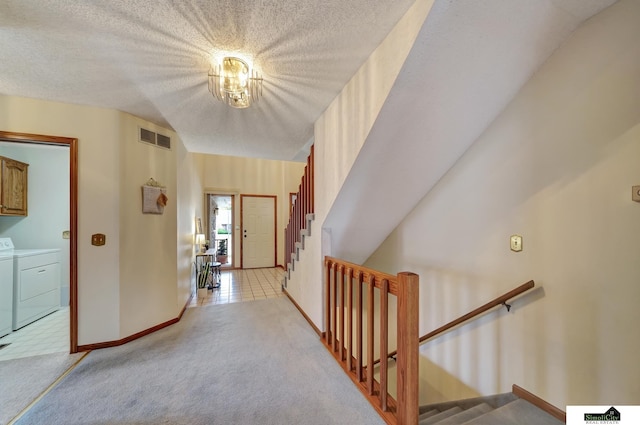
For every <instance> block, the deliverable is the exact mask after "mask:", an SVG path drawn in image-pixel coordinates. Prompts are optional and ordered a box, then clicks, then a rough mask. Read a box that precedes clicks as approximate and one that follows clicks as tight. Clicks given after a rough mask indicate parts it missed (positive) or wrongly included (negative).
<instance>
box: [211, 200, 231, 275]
mask: <svg viewBox="0 0 640 425" xmlns="http://www.w3.org/2000/svg"><path fill="white" fill-rule="evenodd" d="M209 196H221V197H222V196H228V197H230V198H231V233H230V235H231V245H230V246H227V252H229V251H231V255H230V257H231V264H227V265H226V267H225V265H224V264H223V265H222V266H220V267H222V268H227V269H236V268H237V267H236V263H235V261H236V259H235V255H234V251H235V248H234V246H235V244H236V239H237V237H236V234H235V231H236V230H235V226H236V224H235V223H236V217H235V216H236V194H235V193H224V192H217V191H211V190H205V191H204V211H205V214H206V215H207V216H206V223H207V231H209V230H210V228H211V222H210V221H209V218H210V211H209V206H210V205H209V202H207V201H208V200H209V199H208V198H209ZM207 236H208V235H207ZM211 246H212V242H211V240H210V241H209V247H211Z"/></svg>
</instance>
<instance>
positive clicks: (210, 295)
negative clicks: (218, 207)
mask: <svg viewBox="0 0 640 425" xmlns="http://www.w3.org/2000/svg"><path fill="white" fill-rule="evenodd" d="M283 278H284V270H282V269H280V268H266V269H247V270H223V271H222V272H221V273H220V287H219V288H215V289H213V290H209V291H208V292H207V296H206V297H205V298H200V299H198V298H197V296H194V297H193V299H192V300H191V303H190V304H189V307H197V306H204V305H212V304H228V303H236V302H243V301H254V300H262V299H267V298H275V297H282V296H284V293H283V292H282V289H281V285H282V280H283ZM2 344H9V345H7V346H6V347H4V348H0V361H2V360H10V359H17V358H22V357H30V356H38V355H41V354H50V353H61V352H69V307H65V308H62V309H60V310H58V311H56V312H55V313H52V314H50V315H48V316H46V317H43V318H42V319H40V320H38V321H36V322H33V323H31V324H30V325H27V326H25V327H24V328H21V329H18V330H17V331H15V332H12V333H10V334H9V335H6V336H4V337H2V338H0V345H2Z"/></svg>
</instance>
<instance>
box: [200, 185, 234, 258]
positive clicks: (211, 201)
mask: <svg viewBox="0 0 640 425" xmlns="http://www.w3.org/2000/svg"><path fill="white" fill-rule="evenodd" d="M234 200H235V196H234V195H223V194H214V193H208V194H207V195H206V210H207V211H206V217H207V224H206V225H207V240H208V241H209V243H208V245H209V250H215V253H216V261H218V262H220V263H222V267H223V268H233V267H234V259H233V257H234V256H233V252H234V250H233V244H234V238H233V231H234V225H233V222H234V220H233V217H234V204H235V202H234Z"/></svg>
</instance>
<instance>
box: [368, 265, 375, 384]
mask: <svg viewBox="0 0 640 425" xmlns="http://www.w3.org/2000/svg"><path fill="white" fill-rule="evenodd" d="M374 280H375V276H373V275H369V286H368V288H367V391H368V392H369V395H373V313H374V311H373V287H374Z"/></svg>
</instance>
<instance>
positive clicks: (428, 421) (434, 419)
mask: <svg viewBox="0 0 640 425" xmlns="http://www.w3.org/2000/svg"><path fill="white" fill-rule="evenodd" d="M460 412H462V409H461V408H459V407H458V406H456V407H452V408H451V409H447V410H445V411H444V412H440V413H438V414H437V415H433V416H431V417H428V418H425V419H422V420H420V421H419V422H418V425H432V424H436V423H438V422H439V421H441V420H443V419H446V418H448V417H450V416H453V415H455V414H456V413H460Z"/></svg>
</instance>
